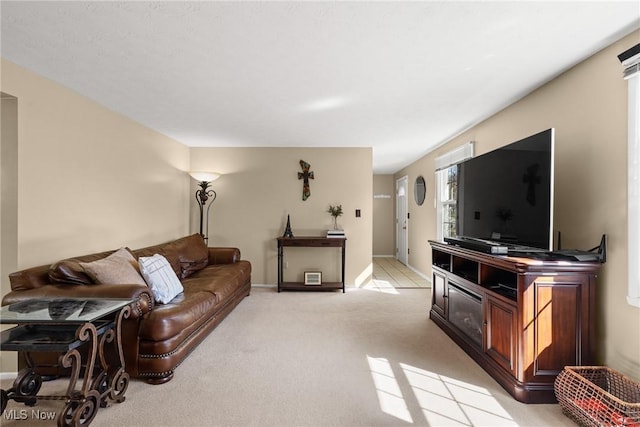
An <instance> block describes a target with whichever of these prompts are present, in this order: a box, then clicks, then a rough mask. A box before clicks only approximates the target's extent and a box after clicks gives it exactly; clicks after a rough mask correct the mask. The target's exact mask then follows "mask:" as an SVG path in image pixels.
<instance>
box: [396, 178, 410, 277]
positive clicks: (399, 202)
mask: <svg viewBox="0 0 640 427" xmlns="http://www.w3.org/2000/svg"><path fill="white" fill-rule="evenodd" d="M408 181H409V180H408V177H406V176H404V177H402V178H400V179H398V180H397V181H396V258H397V259H398V261H400V262H401V263H403V264H404V265H407V262H408V254H409V246H408V242H407V240H408V232H409V218H408V215H407V211H408V199H407V188H408Z"/></svg>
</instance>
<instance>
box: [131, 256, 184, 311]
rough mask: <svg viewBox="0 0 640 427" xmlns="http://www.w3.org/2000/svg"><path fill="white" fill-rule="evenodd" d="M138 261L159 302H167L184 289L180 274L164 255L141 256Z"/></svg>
mask: <svg viewBox="0 0 640 427" xmlns="http://www.w3.org/2000/svg"><path fill="white" fill-rule="evenodd" d="M138 263H139V264H140V272H141V273H142V275H143V276H144V279H145V280H146V282H147V284H148V285H149V288H151V291H152V292H153V295H154V298H155V300H156V301H157V302H160V303H162V304H166V303H168V302H170V301H171V300H172V299H174V298H175V297H176V296H177V295H179V294H180V293H182V291H183V290H184V289H183V288H182V283H180V280H179V279H178V276H176V273H175V272H174V271H173V269H172V268H171V265H170V264H169V261H167V259H166V258H165V257H164V256H162V255H160V254H155V255H153V256H151V257H140V258H138Z"/></svg>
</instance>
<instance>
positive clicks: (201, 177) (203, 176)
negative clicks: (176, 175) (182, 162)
mask: <svg viewBox="0 0 640 427" xmlns="http://www.w3.org/2000/svg"><path fill="white" fill-rule="evenodd" d="M189 175H191V178H193V179H195V180H196V181H198V182H203V181H205V182H211V181H215V180H216V179H218V178H220V174H219V173H216V172H189Z"/></svg>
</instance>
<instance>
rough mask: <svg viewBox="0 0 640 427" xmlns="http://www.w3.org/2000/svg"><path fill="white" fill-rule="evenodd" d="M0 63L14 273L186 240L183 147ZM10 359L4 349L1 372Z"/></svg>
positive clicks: (185, 159)
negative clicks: (11, 119) (12, 195)
mask: <svg viewBox="0 0 640 427" xmlns="http://www.w3.org/2000/svg"><path fill="white" fill-rule="evenodd" d="M1 67H2V69H1V71H2V87H1V88H0V90H1V91H2V92H4V93H7V94H9V95H12V96H15V97H16V98H17V102H18V110H17V111H18V155H17V158H18V165H17V180H16V181H14V182H12V183H11V184H12V185H13V186H14V188H13V189H12V191H16V192H17V201H16V203H17V205H16V206H9V207H7V208H8V209H10V210H13V211H16V212H17V214H18V215H17V218H18V224H17V242H16V244H15V245H14V246H15V247H13V248H10V249H9V250H10V251H12V252H13V253H11V254H8V253H7V252H6V251H7V248H5V247H4V246H3V247H2V256H3V258H4V257H5V256H15V259H16V264H17V265H16V267H17V268H18V269H21V268H26V267H30V266H35V265H41V264H45V263H50V262H53V261H56V260H58V259H61V258H64V257H67V256H73V255H80V254H86V253H90V252H97V251H103V250H108V249H115V248H118V247H120V246H123V245H127V246H130V247H132V248H136V247H141V246H145V245H148V244H154V243H158V242H161V241H165V240H169V239H172V238H176V237H179V236H182V235H185V234H186V232H187V231H188V226H189V203H190V202H189V194H188V193H189V191H188V190H189V181H190V180H189V178H188V175H187V174H186V173H185V171H187V170H188V169H189V149H188V148H187V147H185V146H184V145H181V144H180V143H178V142H177V141H175V140H172V139H170V138H167V137H166V136H163V135H160V134H158V133H157V132H154V131H152V130H150V129H148V128H146V127H143V126H141V125H140V124H137V123H135V122H133V121H132V120H129V119H127V118H125V117H123V116H121V115H118V114H115V113H114V112H112V111H110V110H108V109H106V108H104V107H101V106H100V105H98V104H96V103H95V102H93V101H91V100H89V99H87V98H84V97H82V96H79V95H78V94H76V93H74V92H72V91H70V90H68V89H66V88H64V87H62V86H60V85H58V84H55V83H53V82H51V81H49V80H47V79H44V78H42V77H40V76H37V75H35V74H33V73H31V72H30V71H28V70H26V69H24V68H21V67H19V66H17V65H15V64H13V63H11V62H9V61H6V60H4V59H3V60H2V64H1ZM3 127H4V126H3ZM2 184H3V185H5V184H8V183H5V182H4V180H3V183H2ZM3 194H4V193H3ZM3 203H4V200H3ZM4 209H5V206H3V210H4ZM2 231H3V234H4V233H5V232H6V231H7V230H4V229H3V230H2ZM2 274H3V278H4V276H6V275H7V274H9V272H8V271H3V272H2ZM3 283H5V281H4V280H3ZM6 292H8V289H7V288H6V287H3V288H2V295H4V294H6ZM14 361H15V357H14V355H13V354H11V353H9V355H7V354H6V353H3V355H2V364H3V366H2V371H3V372H7V371H12V370H15V365H12V363H15V362H14ZM7 364H9V366H7Z"/></svg>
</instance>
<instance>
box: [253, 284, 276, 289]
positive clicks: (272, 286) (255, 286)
mask: <svg viewBox="0 0 640 427" xmlns="http://www.w3.org/2000/svg"><path fill="white" fill-rule="evenodd" d="M251 287H252V288H277V287H278V285H268V284H266V285H265V284H261V283H252V284H251Z"/></svg>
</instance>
